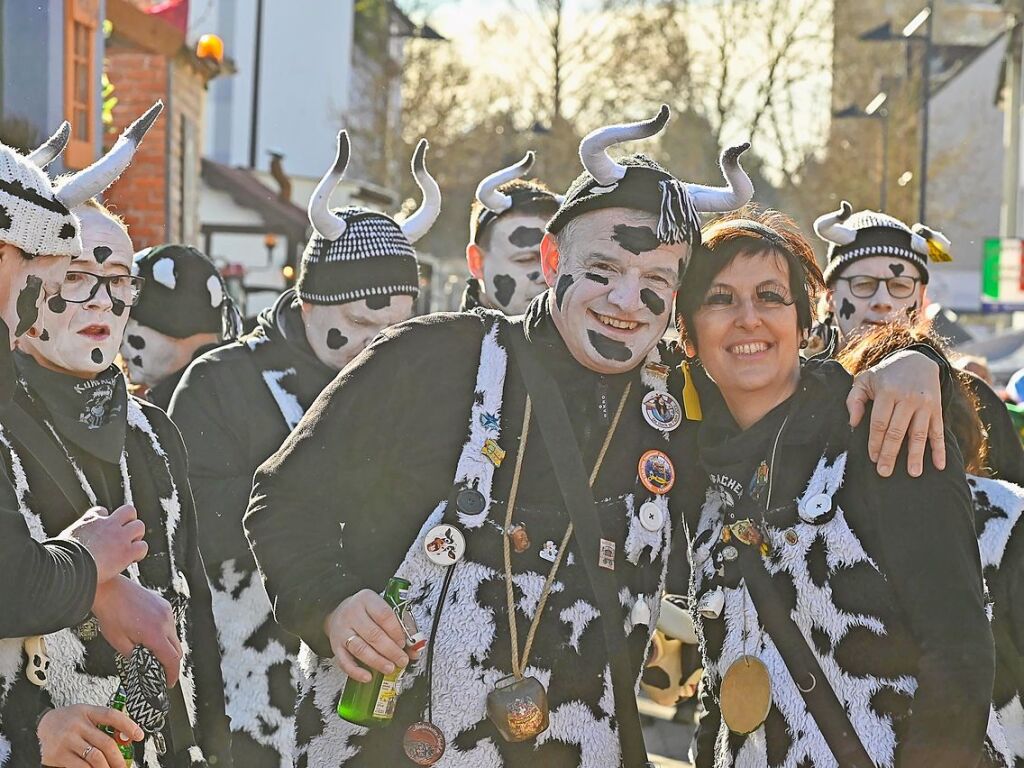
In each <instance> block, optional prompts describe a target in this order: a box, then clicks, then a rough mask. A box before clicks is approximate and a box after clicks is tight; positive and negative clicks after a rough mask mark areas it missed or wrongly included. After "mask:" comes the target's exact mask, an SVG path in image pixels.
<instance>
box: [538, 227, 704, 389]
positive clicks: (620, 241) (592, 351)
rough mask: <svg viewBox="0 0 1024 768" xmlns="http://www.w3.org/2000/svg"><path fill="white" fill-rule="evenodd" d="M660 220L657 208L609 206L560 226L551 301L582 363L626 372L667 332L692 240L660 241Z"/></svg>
mask: <svg viewBox="0 0 1024 768" xmlns="http://www.w3.org/2000/svg"><path fill="white" fill-rule="evenodd" d="M570 227H571V229H570ZM654 227H655V222H654V218H653V217H652V216H648V215H644V214H639V213H637V212H636V211H630V210H628V209H625V208H607V209H603V210H598V211H591V212H590V213H585V214H583V215H582V216H580V217H578V218H576V219H574V220H573V221H572V222H570V224H569V227H567V228H566V229H565V230H563V231H562V233H561V234H562V237H561V238H560V240H561V242H562V249H561V251H560V256H559V262H558V270H557V272H556V273H554V274H550V273H547V275H546V276H547V277H548V279H549V282H550V283H551V284H552V287H553V288H554V290H553V291H552V294H551V299H550V307H551V312H552V317H553V319H554V322H555V326H556V327H557V328H558V331H559V333H560V334H561V336H562V339H563V340H564V341H565V345H566V347H568V349H569V352H570V353H571V354H572V356H573V357H574V358H575V359H576V361H577V362H578V363H580V365H583V366H585V367H586V368H589V369H591V370H593V371H597V372H598V373H624V372H625V371H629V370H632V369H633V368H635V367H636V366H638V365H639V364H640V363H641V362H643V360H644V358H645V357H646V356H647V354H648V353H649V352H650V351H651V350H652V349H653V348H654V346H655V345H656V344H657V343H658V340H659V339H660V338H661V337H662V336H663V335H664V334H665V330H666V328H667V327H668V322H669V319H670V317H671V315H672V306H673V298H674V295H675V291H676V287H677V286H678V284H679V279H680V271H681V266H682V265H684V264H685V263H686V260H687V259H688V258H689V256H690V246H689V245H687V244H686V243H678V244H676V245H665V244H664V243H661V242H659V241H658V240H657V238H656V237H655V235H654Z"/></svg>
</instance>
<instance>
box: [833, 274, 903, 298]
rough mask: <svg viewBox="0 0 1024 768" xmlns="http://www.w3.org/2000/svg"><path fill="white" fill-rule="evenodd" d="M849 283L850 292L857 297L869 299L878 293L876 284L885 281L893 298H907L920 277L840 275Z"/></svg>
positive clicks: (841, 278) (886, 287)
mask: <svg viewBox="0 0 1024 768" xmlns="http://www.w3.org/2000/svg"><path fill="white" fill-rule="evenodd" d="M838 279H839V280H845V281H846V282H848V283H849V284H850V293H852V294H853V295H854V296H856V297H857V298H858V299H870V298H871V297H872V296H874V295H875V294H876V293H878V284H879V283H885V289H886V290H887V291H888V292H889V295H890V296H892V297H893V298H894V299H909V298H910V297H911V296H913V295H914V291H915V290H916V289H917V284H918V283H919V282H921V280H920V278H917V277H909V276H905V275H899V276H897V277H873V276H871V275H851V276H850V277H840V278H838Z"/></svg>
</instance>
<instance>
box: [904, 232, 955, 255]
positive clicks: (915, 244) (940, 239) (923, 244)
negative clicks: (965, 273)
mask: <svg viewBox="0 0 1024 768" xmlns="http://www.w3.org/2000/svg"><path fill="white" fill-rule="evenodd" d="M910 231H911V235H910V247H911V248H913V249H914V250H915V251H917V252H918V253H920V254H921V255H922V256H930V255H931V249H930V248H929V246H928V241H929V240H934V241H935V242H936V243H937V244H938V245H939V249H940V250H941V251H943V252H944V253H949V250H950V248H952V247H953V243H951V242H950V240H949V238H948V237H946V236H945V235H944V234H942V233H941V232H939V231H938V230H936V229H932V228H931V227H926V226H925V225H924V224H915V225H914V226H912V227H911V228H910Z"/></svg>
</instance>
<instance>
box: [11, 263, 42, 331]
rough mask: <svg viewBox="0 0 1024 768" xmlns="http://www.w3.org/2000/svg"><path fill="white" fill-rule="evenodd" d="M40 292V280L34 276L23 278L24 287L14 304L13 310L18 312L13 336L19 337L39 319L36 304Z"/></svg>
mask: <svg viewBox="0 0 1024 768" xmlns="http://www.w3.org/2000/svg"><path fill="white" fill-rule="evenodd" d="M42 290H43V281H42V279H41V278H39V277H36V276H35V275H29V276H28V277H27V278H25V287H24V288H22V289H21V291H19V292H18V301H17V303H16V304H15V308H16V309H17V310H18V327H17V328H15V329H14V335H15V336H21V335H22V334H23V333H25V332H26V331H27V330H28V329H29V328H31V327H32V326H33V325H35V324H36V320H38V319H39V307H37V306H36V304H37V303H38V301H39V294H40V293H41V292H42Z"/></svg>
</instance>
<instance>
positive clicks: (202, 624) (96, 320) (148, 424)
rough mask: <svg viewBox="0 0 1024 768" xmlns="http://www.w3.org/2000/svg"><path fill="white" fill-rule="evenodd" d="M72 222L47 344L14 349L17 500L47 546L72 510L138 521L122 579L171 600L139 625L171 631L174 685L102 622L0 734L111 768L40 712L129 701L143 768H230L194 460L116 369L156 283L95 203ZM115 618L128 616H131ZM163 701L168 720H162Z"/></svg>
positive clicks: (57, 756) (84, 629) (62, 635)
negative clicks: (31, 737) (75, 228)
mask: <svg viewBox="0 0 1024 768" xmlns="http://www.w3.org/2000/svg"><path fill="white" fill-rule="evenodd" d="M72 211H73V213H74V214H75V215H76V216H77V217H78V220H79V221H80V222H81V238H82V246H83V247H82V252H81V254H80V255H79V256H76V257H74V258H73V259H72V260H71V264H70V267H69V268H68V271H67V274H66V276H65V277H64V280H63V283H62V284H61V286H60V291H59V293H56V294H55V295H53V296H51V297H50V298H49V300H48V301H47V302H46V303H45V305H44V307H43V309H42V311H41V320H42V327H43V328H44V331H43V332H42V333H39V334H33V335H29V334H26V336H24V337H22V338H20V339H19V340H18V346H17V352H16V353H15V355H14V358H15V367H16V370H17V373H18V377H19V387H18V389H17V391H16V392H15V394H14V401H15V403H16V404H17V405H19V406H20V408H21V410H22V411H23V412H24V413H25V416H26V421H28V422H30V423H32V422H34V424H35V429H34V430H33V431H32V432H26V433H23V434H21V435H15V436H13V439H12V441H11V442H12V446H11V447H10V448H9V449H10V450H11V451H12V452H16V454H17V456H18V461H17V463H16V470H15V478H16V490H17V492H18V493H19V494H20V498H21V501H22V503H23V504H24V505H25V507H26V517H27V518H29V520H30V524H34V525H36V526H38V527H40V528H41V529H42V530H43V532H44V533H45V534H47V535H53V533H56V532H58V531H60V530H62V529H63V528H65V527H66V526H67V525H68V524H69V523H70V522H72V521H73V520H74V519H75V518H76V517H78V515H80V514H81V511H80V509H78V508H77V502H76V500H78V501H80V502H81V505H84V506H93V507H103V508H105V509H110V510H118V511H120V510H122V509H123V508H130V509H132V510H133V513H136V514H137V515H138V520H139V521H141V522H142V523H143V524H144V525H145V534H144V538H143V540H144V541H145V543H146V546H147V548H148V554H147V555H146V556H145V558H143V559H142V560H141V561H140V562H139V563H138V565H137V566H135V567H131V568H129V569H127V570H126V571H125V572H124V574H123V576H122V578H125V579H127V580H129V581H130V582H132V583H133V584H134V585H135V588H138V587H142V588H143V589H145V590H146V591H147V592H150V593H156V594H158V595H159V596H160V597H161V598H163V599H162V600H160V601H159V603H158V606H159V610H158V611H155V612H153V611H151V612H150V613H151V614H153V615H133V616H132V618H133V619H135V620H137V621H143V622H149V623H161V624H163V623H166V626H167V627H168V630H167V634H166V636H165V639H164V642H165V643H166V644H167V646H168V651H169V652H173V653H172V654H171V655H173V658H174V664H173V666H172V667H171V668H169V669H167V671H166V674H165V673H164V670H163V669H162V668H161V665H160V657H161V655H163V656H167V655H168V654H167V653H163V654H162V653H161V649H160V648H159V647H157V648H156V649H155V650H154V649H153V648H148V646H147V647H146V648H144V647H142V646H141V645H138V644H136V645H135V646H134V647H132V646H131V645H129V646H128V647H127V648H113V647H112V646H111V644H110V643H109V642H108V641H107V639H106V638H105V637H104V635H102V634H100V629H101V627H102V626H103V625H104V624H106V623H107V621H108V618H107V617H106V616H104V615H101V614H98V612H97V613H94V614H91V615H90V616H89V617H88V618H86V620H85V621H83V622H82V623H80V624H78V625H76V626H72V627H70V628H68V629H62V630H60V631H57V632H54V633H51V634H48V635H46V636H45V637H41V638H38V639H39V640H40V643H39V644H38V646H33V647H34V648H38V650H37V651H34V656H33V657H32V658H33V661H31V662H29V665H28V668H27V670H26V674H25V675H24V677H23V678H21V679H19V680H18V682H17V684H16V686H15V688H14V690H12V691H11V692H10V694H9V695H8V696H7V700H6V702H5V706H4V713H3V716H4V720H5V722H6V723H7V724H9V725H10V727H11V728H12V729H18V728H27V729H29V730H30V731H31V729H33V728H35V727H36V723H37V722H38V736H39V753H38V756H36V757H35V762H34V764H35V765H38V764H39V763H40V762H41V763H42V764H43V765H51V766H65V765H68V766H70V765H84V764H86V763H88V764H89V765H106V764H107V763H105V762H97V761H98V760H103V759H104V758H102V757H100V752H101V751H102V752H104V754H106V751H107V750H109V749H111V748H113V742H112V741H111V740H110V739H109V738H108V737H107V736H106V735H104V734H103V733H100V732H99V731H96V733H93V732H92V730H89V729H87V731H86V732H85V733H82V732H81V731H80V730H77V729H69V728H64V727H62V720H61V719H60V718H56V717H54V716H52V715H50V714H49V713H48V712H46V711H45V710H42V711H40V709H41V707H42V706H44V705H45V704H47V703H50V704H52V706H53V707H55V708H56V710H55V712H59V711H60V710H62V709H63V708H69V707H73V706H76V705H91V706H93V707H103V706H105V705H108V703H110V702H111V701H112V700H113V699H114V697H115V695H116V694H118V693H123V694H124V695H125V696H126V697H127V701H128V703H127V706H126V710H127V714H128V715H129V716H131V718H132V720H133V722H134V723H135V724H137V725H138V726H139V727H140V728H141V729H142V730H141V732H139V733H138V734H137V735H138V736H139V737H140V738H139V740H138V741H137V743H136V744H135V747H134V758H135V761H136V763H137V764H140V765H141V764H144V765H147V766H149V765H152V766H164V767H165V768H169V767H170V766H178V765H184V764H186V763H187V764H189V765H193V764H197V763H202V764H206V763H208V764H210V765H212V764H214V763H215V762H216V763H217V764H218V766H219V768H230V765H231V754H230V735H229V730H228V720H227V717H226V715H225V707H224V682H223V678H222V676H221V671H220V653H219V646H218V642H217V634H216V630H215V628H214V619H213V608H212V600H211V596H210V588H209V585H208V583H207V580H206V572H205V569H204V567H203V562H202V559H201V557H200V554H199V546H198V527H197V522H196V515H195V504H194V502H193V498H192V492H191V490H190V488H189V482H188V469H187V466H188V464H187V460H186V453H185V446H184V444H183V443H182V440H181V436H180V435H179V433H178V431H177V429H176V428H175V427H174V425H173V424H172V423H171V420H170V418H169V417H168V416H167V414H166V413H164V411H162V410H161V409H159V408H158V407H156V406H154V405H151V404H149V403H147V402H145V401H143V400H141V399H139V398H136V397H134V396H132V395H130V394H129V393H128V391H127V384H126V382H125V379H124V377H123V375H122V373H121V371H120V369H119V368H118V367H117V366H116V365H115V364H114V359H115V357H116V356H117V353H118V349H119V348H120V344H121V337H122V336H123V335H124V331H125V325H126V324H127V322H128V317H129V312H130V310H131V308H132V307H133V306H134V305H136V304H137V303H138V300H139V297H140V295H141V292H142V290H143V287H144V285H145V282H146V281H145V280H144V279H143V278H142V277H139V276H136V275H133V274H132V272H131V270H132V260H133V257H134V248H133V246H132V241H131V238H130V237H129V236H128V232H127V228H126V227H125V225H124V223H123V222H122V221H121V220H120V219H119V218H117V217H116V216H114V215H113V214H111V213H110V212H109V211H108V210H107V209H106V208H104V207H103V206H102V205H101V204H100V203H97V202H95V201H94V200H92V201H90V202H87V203H85V204H83V205H81V206H78V207H76V208H74V209H72ZM26 435H27V437H28V438H31V439H28V440H27V441H26ZM115 514H117V512H115ZM115 611H118V612H122V613H129V614H131V613H132V612H133V609H132V607H131V606H130V605H128V604H127V603H122V604H121V605H120V606H119V607H117V608H115ZM179 639H180V645H179V644H178V643H179ZM147 649H148V651H147ZM178 649H183V651H184V652H183V653H182V652H181V651H179V650H178ZM115 652H116V653H115ZM37 658H38V661H35V659H37ZM33 678H35V679H33ZM175 681H177V685H175ZM33 683H34V685H33ZM36 686H44V689H43V690H44V691H45V694H46V699H48V700H49V702H46V701H42V702H41V701H40V699H39V696H38V695H34V694H33V691H34V690H35V691H38V688H37V687H36ZM154 693H157V694H159V696H160V697H161V699H162V701H163V702H164V703H165V705H169V707H170V708H169V711H167V710H166V709H164V710H163V711H161V707H160V706H158V701H159V700H158V699H154ZM140 701H147V702H148V705H147V706H141V705H140ZM143 733H144V735H143ZM96 734H99V735H98V737H97V735H96ZM108 742H109V743H108ZM113 754H114V755H117V751H116V749H115V750H114V753H113ZM25 757H26V759H29V758H31V757H32V756H31V755H27V754H26V756H25ZM20 764H21V763H19V765H20ZM110 764H111V765H114V763H110Z"/></svg>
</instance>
